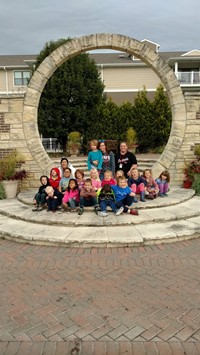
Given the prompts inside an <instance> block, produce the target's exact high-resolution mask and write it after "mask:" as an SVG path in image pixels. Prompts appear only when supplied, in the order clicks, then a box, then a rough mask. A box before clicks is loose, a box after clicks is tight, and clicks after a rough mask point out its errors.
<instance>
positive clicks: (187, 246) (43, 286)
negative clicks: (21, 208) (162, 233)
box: [0, 238, 200, 355]
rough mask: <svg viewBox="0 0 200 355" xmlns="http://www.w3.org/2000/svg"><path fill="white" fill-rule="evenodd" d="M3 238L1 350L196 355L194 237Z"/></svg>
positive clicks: (199, 290)
mask: <svg viewBox="0 0 200 355" xmlns="http://www.w3.org/2000/svg"><path fill="white" fill-rule="evenodd" d="M0 244H1V249H0V250H1V259H0V260H1V261H0V262H1V277H0V282H1V286H0V293H1V306H0V311H1V317H0V340H1V342H0V354H3V355H14V354H17V355H21V354H22V355H24V354H25V355H26V354H31V355H34V354H36V355H37V354H47V355H51V354H52V355H53V354H55V355H58V354H81V355H82V354H84V355H90V354H97V355H101V354H102V355H104V354H105V355H111V354H113V355H117V354H119V355H120V354H136V355H140V354H141V355H142V354H143V355H144V354H147V355H148V354H153V355H154V354H155V355H159V354H162V355H168V354H169V355H170V354H171V355H173V354H175V355H179V354H180V355H183V354H188V355H198V354H200V281H199V280H200V257H199V256H200V239H199V238H197V239H191V240H186V241H179V242H177V243H170V244H157V245H151V246H150V245H149V246H138V247H121V248H115V247H113V248H103V247H102V248H65V247H62V246H58V247H55V246H36V245H28V244H22V243H16V242H13V241H8V240H3V239H1V240H0Z"/></svg>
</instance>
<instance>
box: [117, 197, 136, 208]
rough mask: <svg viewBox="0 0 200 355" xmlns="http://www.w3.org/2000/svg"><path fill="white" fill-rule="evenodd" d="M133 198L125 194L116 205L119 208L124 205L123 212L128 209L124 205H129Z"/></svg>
mask: <svg viewBox="0 0 200 355" xmlns="http://www.w3.org/2000/svg"><path fill="white" fill-rule="evenodd" d="M133 199H134V197H132V196H130V195H127V196H126V197H125V198H123V199H122V200H119V201H117V202H116V207H117V208H120V207H124V212H127V211H128V207H126V206H131V205H132V203H133Z"/></svg>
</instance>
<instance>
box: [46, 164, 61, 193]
mask: <svg viewBox="0 0 200 355" xmlns="http://www.w3.org/2000/svg"><path fill="white" fill-rule="evenodd" d="M60 179H61V177H60V170H59V169H58V168H52V169H51V171H50V178H49V183H50V185H51V186H52V187H53V188H54V189H58V186H59V182H60Z"/></svg>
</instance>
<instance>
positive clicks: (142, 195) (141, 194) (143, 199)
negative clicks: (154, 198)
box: [140, 192, 146, 202]
mask: <svg viewBox="0 0 200 355" xmlns="http://www.w3.org/2000/svg"><path fill="white" fill-rule="evenodd" d="M140 201H142V202H146V200H145V198H144V192H141V193H140Z"/></svg>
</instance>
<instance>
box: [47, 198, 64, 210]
mask: <svg viewBox="0 0 200 355" xmlns="http://www.w3.org/2000/svg"><path fill="white" fill-rule="evenodd" d="M59 205H61V201H60V199H59V198H56V199H54V198H48V199H47V206H48V210H49V211H56V210H57V207H58V206H59Z"/></svg>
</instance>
